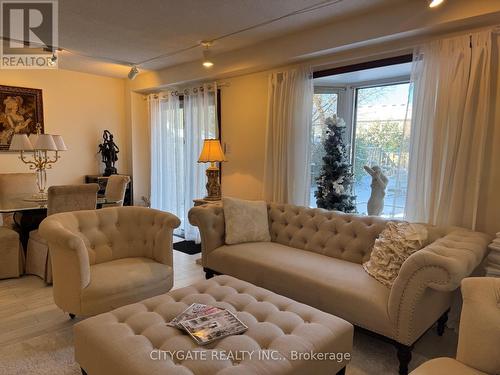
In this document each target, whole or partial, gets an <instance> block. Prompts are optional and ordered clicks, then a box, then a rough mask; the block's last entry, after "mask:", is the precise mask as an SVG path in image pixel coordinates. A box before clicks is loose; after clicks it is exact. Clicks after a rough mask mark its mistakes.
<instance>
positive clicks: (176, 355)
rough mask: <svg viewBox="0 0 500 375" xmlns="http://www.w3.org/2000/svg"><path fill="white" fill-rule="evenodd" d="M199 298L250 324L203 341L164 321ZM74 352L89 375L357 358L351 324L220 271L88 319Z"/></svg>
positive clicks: (310, 367) (199, 374)
mask: <svg viewBox="0 0 500 375" xmlns="http://www.w3.org/2000/svg"><path fill="white" fill-rule="evenodd" d="M194 302H198V303H205V304H210V305H215V306H218V307H222V308H226V309H230V310H231V311H233V312H236V314H237V316H238V318H239V319H240V320H241V321H243V323H245V324H246V325H247V326H248V330H247V331H246V332H245V333H244V334H242V335H237V336H229V337H226V338H223V339H221V340H218V341H215V342H213V343H211V344H209V345H206V346H203V347H200V346H198V345H196V344H195V342H194V341H193V340H192V339H191V338H190V337H189V336H188V335H187V334H185V333H183V332H181V331H180V330H178V329H176V328H172V327H169V326H167V325H166V324H165V323H166V322H168V321H170V320H171V319H173V318H174V317H175V316H176V315H177V314H179V313H180V312H182V311H183V310H184V309H186V308H187V307H188V306H189V305H190V304H192V303H194ZM74 336H75V357H76V361H77V362H78V363H79V364H80V366H81V367H82V369H84V370H85V371H87V372H88V374H89V375H115V374H116V375H138V374H144V375H156V374H158V375H159V374H162V375H166V374H179V375H192V374H195V375H211V374H218V375H224V374H226V375H227V374H297V375H299V374H330V375H331V374H335V373H342V372H343V371H344V369H345V366H346V364H347V362H348V360H349V359H350V353H351V349H352V337H353V327H352V325H351V324H350V323H348V322H346V321H344V320H342V319H340V318H337V317H335V316H333V315H330V314H327V313H324V312H321V311H319V310H317V309H315V308H312V307H310V306H307V305H304V304H301V303H298V302H295V301H293V300H291V299H289V298H286V297H283V296H280V295H277V294H275V293H272V292H270V291H268V290H266V289H263V288H259V287H256V286H254V285H252V284H250V283H247V282H245V281H241V280H238V279H235V278H233V277H230V276H218V277H215V278H212V279H210V280H205V281H202V282H199V283H197V284H194V285H192V286H188V287H185V288H181V289H177V290H173V291H171V292H169V293H167V294H163V295H160V296H156V297H153V298H149V299H146V300H144V301H142V302H140V303H136V304H132V305H128V306H124V307H121V308H118V309H116V310H113V311H111V312H108V313H105V314H101V315H98V316H95V317H92V318H89V319H86V320H84V321H82V322H80V323H78V324H76V325H75V327H74Z"/></svg>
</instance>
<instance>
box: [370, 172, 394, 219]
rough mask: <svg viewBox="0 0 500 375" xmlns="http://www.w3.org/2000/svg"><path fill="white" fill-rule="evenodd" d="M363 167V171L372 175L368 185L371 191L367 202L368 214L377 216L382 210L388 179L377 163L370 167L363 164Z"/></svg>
mask: <svg viewBox="0 0 500 375" xmlns="http://www.w3.org/2000/svg"><path fill="white" fill-rule="evenodd" d="M364 168H365V171H366V172H367V173H368V174H369V175H370V176H372V183H371V185H370V187H371V188H372V193H371V195H370V199H369V200H368V204H367V208H368V215H374V216H379V215H380V214H381V213H382V211H384V197H385V188H386V187H387V183H388V182H389V180H388V179H387V177H386V176H385V175H384V173H383V172H382V170H381V169H380V167H379V166H378V165H375V166H373V167H371V168H370V167H369V166H367V165H365V167H364Z"/></svg>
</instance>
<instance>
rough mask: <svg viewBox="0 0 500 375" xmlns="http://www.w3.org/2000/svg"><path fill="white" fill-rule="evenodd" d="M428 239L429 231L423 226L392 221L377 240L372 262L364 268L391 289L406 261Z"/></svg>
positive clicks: (367, 263)
mask: <svg viewBox="0 0 500 375" xmlns="http://www.w3.org/2000/svg"><path fill="white" fill-rule="evenodd" d="M427 237H428V233H427V229H426V227H425V226H424V225H422V224H411V223H408V222H404V221H403V222H392V221H390V222H388V223H387V226H386V228H385V229H384V230H383V231H382V233H380V235H379V237H378V238H377V239H376V240H375V244H374V245H373V250H372V253H371V255H370V260H369V261H367V262H365V263H364V264H363V268H364V269H365V271H366V272H368V274H369V275H370V276H372V277H374V278H375V279H376V280H377V281H379V282H381V283H382V284H384V285H385V286H387V287H389V288H390V287H392V284H394V280H395V279H396V277H397V276H398V274H399V270H400V269H401V266H402V265H403V263H404V261H405V260H406V259H407V258H408V257H409V256H410V255H411V254H413V253H414V252H415V251H418V250H420V249H421V248H422V247H423V246H424V243H425V241H426V240H427Z"/></svg>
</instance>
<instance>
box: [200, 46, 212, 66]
mask: <svg viewBox="0 0 500 375" xmlns="http://www.w3.org/2000/svg"><path fill="white" fill-rule="evenodd" d="M201 45H202V46H203V47H205V49H204V50H203V62H202V64H203V66H204V67H205V68H211V67H212V66H214V63H213V61H212V59H211V56H210V55H211V53H210V49H209V48H210V47H211V46H212V42H201Z"/></svg>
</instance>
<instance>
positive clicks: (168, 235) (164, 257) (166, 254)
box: [153, 211, 181, 267]
mask: <svg viewBox="0 0 500 375" xmlns="http://www.w3.org/2000/svg"><path fill="white" fill-rule="evenodd" d="M155 212H156V213H157V215H158V218H159V219H158V220H159V221H160V229H159V230H158V231H157V232H156V233H155V240H154V248H153V259H154V260H155V261H157V262H159V263H162V264H166V265H167V266H170V267H173V254H172V252H173V248H172V247H173V244H172V242H173V241H172V240H173V234H174V229H175V228H177V227H178V226H179V225H181V221H180V219H179V218H178V217H177V216H175V215H173V214H171V213H169V212H160V211H155Z"/></svg>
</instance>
